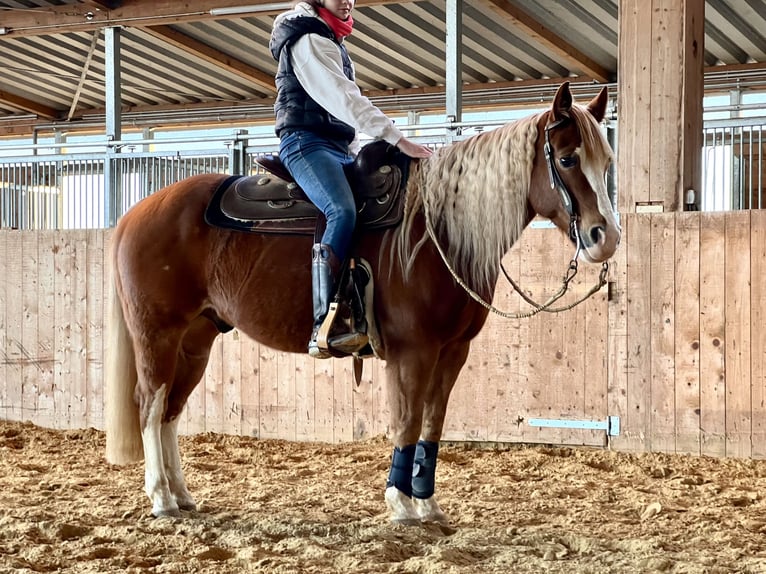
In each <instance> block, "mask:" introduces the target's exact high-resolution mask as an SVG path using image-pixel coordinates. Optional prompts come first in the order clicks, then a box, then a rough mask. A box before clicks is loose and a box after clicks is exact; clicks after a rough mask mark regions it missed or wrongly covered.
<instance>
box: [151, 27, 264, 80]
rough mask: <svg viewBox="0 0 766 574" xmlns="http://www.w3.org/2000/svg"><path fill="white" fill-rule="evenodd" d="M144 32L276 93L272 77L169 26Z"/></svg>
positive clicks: (152, 28)
mask: <svg viewBox="0 0 766 574" xmlns="http://www.w3.org/2000/svg"><path fill="white" fill-rule="evenodd" d="M144 31H145V32H148V33H149V34H151V35H152V36H154V37H155V38H159V39H160V40H162V41H164V42H167V43H168V44H172V45H173V46H176V47H177V48H181V49H182V50H184V51H185V52H188V53H189V54H192V55H194V56H196V57H198V58H202V59H203V60H205V61H207V62H210V63H211V64H215V65H216V66H218V67H220V68H223V69H225V70H227V71H229V72H233V73H234V74H237V75H238V76H240V77H242V78H245V79H246V80H248V81H251V82H255V83H256V84H258V85H259V86H261V87H262V88H266V89H267V90H269V91H270V92H273V93H276V90H277V88H276V86H275V84H274V76H273V75H271V74H269V73H266V72H264V71H263V70H259V69H258V68H255V67H253V66H250V65H249V64H246V63H245V62H243V61H241V60H238V59H236V58H232V57H231V56H229V55H228V54H224V53H223V52H221V51H219V50H216V49H215V48H212V47H210V46H208V45H207V44H203V43H202V42H200V41H199V40H195V39H194V38H192V37H190V36H187V35H186V34H182V33H181V32H178V31H177V30H175V29H173V28H171V27H170V26H147V27H146V28H144Z"/></svg>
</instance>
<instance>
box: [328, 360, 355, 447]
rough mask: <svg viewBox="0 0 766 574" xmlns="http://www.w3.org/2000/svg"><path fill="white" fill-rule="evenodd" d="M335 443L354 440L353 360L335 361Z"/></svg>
mask: <svg viewBox="0 0 766 574" xmlns="http://www.w3.org/2000/svg"><path fill="white" fill-rule="evenodd" d="M333 362H334V363H335V365H334V366H333V369H334V373H335V377H334V378H333V387H334V390H333V442H347V441H350V440H353V438H354V399H353V395H354V393H353V387H354V372H353V367H352V363H351V359H349V358H345V359H333Z"/></svg>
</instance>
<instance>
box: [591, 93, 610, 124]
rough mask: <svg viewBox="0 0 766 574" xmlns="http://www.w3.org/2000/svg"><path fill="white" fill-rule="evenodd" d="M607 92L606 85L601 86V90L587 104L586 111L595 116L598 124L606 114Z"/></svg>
mask: <svg viewBox="0 0 766 574" xmlns="http://www.w3.org/2000/svg"><path fill="white" fill-rule="evenodd" d="M607 93H608V91H607V89H606V86H604V87H603V88H601V91H600V92H599V93H598V95H597V96H596V97H595V98H593V99H592V100H591V101H590V103H589V104H588V111H589V112H590V114H591V115H592V116H593V117H594V118H596V122H597V123H599V124H600V123H601V121H602V120H603V119H604V116H605V115H606V102H607Z"/></svg>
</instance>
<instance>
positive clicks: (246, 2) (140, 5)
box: [0, 0, 410, 41]
mask: <svg viewBox="0 0 766 574" xmlns="http://www.w3.org/2000/svg"><path fill="white" fill-rule="evenodd" d="M408 1H410V0H360V1H359V2H357V4H356V5H357V6H377V5H382V4H402V3H404V2H408ZM110 4H119V6H117V7H115V8H111V9H110V8H109V5H110ZM264 4H265V5H268V6H272V5H273V4H274V2H273V0H211V1H209V2H205V3H204V7H199V3H194V2H188V0H158V1H154V2H149V1H147V0H125V1H124V2H107V1H104V2H97V3H96V2H90V3H88V4H63V5H60V6H46V7H44V8H34V9H30V8H25V9H23V10H7V11H5V10H4V11H3V14H2V21H0V24H2V26H3V27H4V28H6V29H7V30H8V32H7V33H6V34H5V35H4V36H0V41H2V39H3V38H6V37H20V36H43V35H49V34H63V33H66V32H85V31H94V30H97V29H100V28H103V27H105V26H126V27H138V26H160V25H171V24H179V23H181V22H199V21H204V20H231V19H238V18H243V17H245V16H247V15H250V16H253V15H256V14H257V15H269V14H270V15H274V14H278V13H279V12H282V11H283V9H276V10H275V9H273V8H267V9H266V10H254V11H253V12H249V13H240V14H219V15H216V16H213V15H212V14H211V13H210V12H211V10H213V9H215V8H231V7H234V6H260V5H264Z"/></svg>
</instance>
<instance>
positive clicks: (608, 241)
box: [579, 222, 621, 263]
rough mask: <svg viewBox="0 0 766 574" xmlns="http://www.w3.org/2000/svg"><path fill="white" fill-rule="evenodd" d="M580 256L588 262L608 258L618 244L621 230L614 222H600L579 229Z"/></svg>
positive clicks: (601, 260)
mask: <svg viewBox="0 0 766 574" xmlns="http://www.w3.org/2000/svg"><path fill="white" fill-rule="evenodd" d="M579 232H580V233H579V236H580V237H579V239H580V247H581V250H580V258H582V259H583V260H584V261H587V262H588V263H602V262H604V261H606V260H607V259H609V258H610V257H611V256H612V255H614V252H615V251H617V247H618V245H619V244H620V237H621V230H620V228H619V226H618V225H617V224H616V223H615V224H612V225H610V224H609V223H606V222H602V223H598V224H594V225H590V226H588V227H586V228H584V229H583V228H581V229H579Z"/></svg>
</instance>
